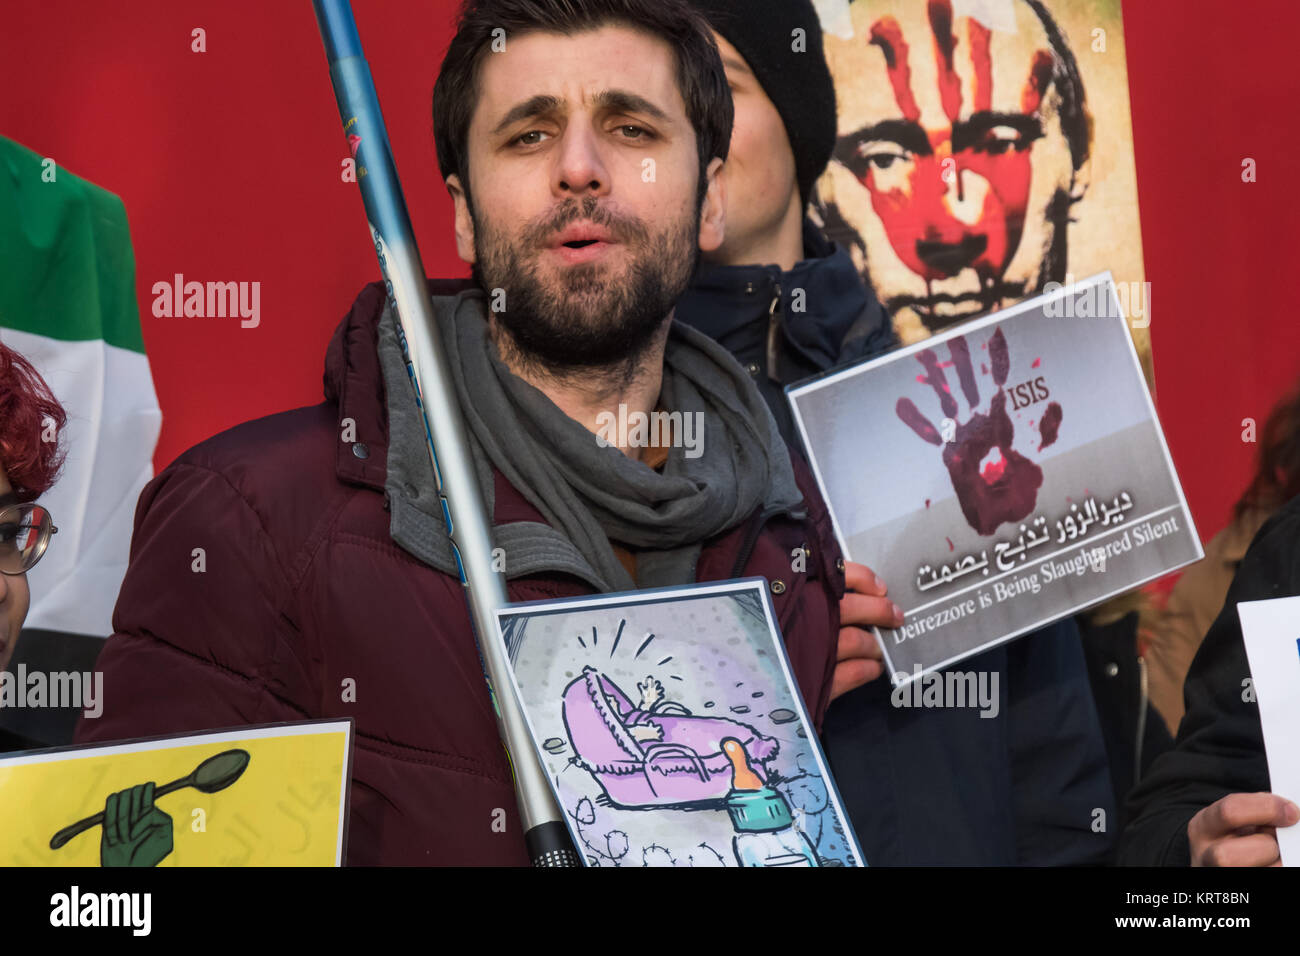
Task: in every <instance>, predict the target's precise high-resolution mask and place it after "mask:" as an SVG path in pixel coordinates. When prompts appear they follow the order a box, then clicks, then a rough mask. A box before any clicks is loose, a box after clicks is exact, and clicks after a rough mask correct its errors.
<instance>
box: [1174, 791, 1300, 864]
mask: <svg viewBox="0 0 1300 956" xmlns="http://www.w3.org/2000/svg"><path fill="white" fill-rule="evenodd" d="M1297 821H1300V807H1297V806H1296V805H1295V804H1294V803H1292V802H1291V801H1290V800H1285V799H1283V798H1282V797H1279V796H1277V795H1276V794H1272V793H1230V794H1228V795H1227V796H1226V797H1224V798H1223V799H1222V800H1217V801H1215V802H1214V803H1212V804H1210V805H1209V806H1208V807H1206V808H1205V809H1204V810H1202V811H1201V812H1200V813H1198V814H1196V816H1194V817H1192V819H1191V821H1190V822H1189V823H1188V824H1187V843H1188V845H1189V846H1190V848H1191V851H1192V866H1281V865H1282V858H1281V856H1280V855H1279V853H1278V848H1277V828H1278V827H1289V826H1292V825H1293V824H1295V823H1296V822H1297Z"/></svg>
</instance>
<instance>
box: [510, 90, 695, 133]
mask: <svg viewBox="0 0 1300 956" xmlns="http://www.w3.org/2000/svg"><path fill="white" fill-rule="evenodd" d="M593 105H594V106H595V107H596V108H597V109H605V110H609V111H611V112H616V113H644V114H645V115H646V116H649V117H650V118H651V119H653V120H657V121H658V122H660V123H671V122H672V120H671V118H670V117H669V116H668V114H667V113H665V112H664V111H663V110H661V109H660V108H659V107H657V106H655V105H654V104H653V103H651V102H650V101H649V100H648V99H646V98H645V97H644V96H641V95H639V94H637V93H632V92H629V91H628V90H601V91H600V92H599V93H597V94H596V96H595V97H594V99H593ZM563 106H564V102H563V101H562V100H561V99H560V98H559V97H558V96H550V95H548V94H544V93H539V94H538V95H537V96H531V97H529V98H528V99H526V100H524V101H523V102H522V103H518V104H516V105H515V106H513V107H512V108H511V109H510V111H509V112H507V113H506V115H505V116H504V117H503V118H502V120H501V122H500V123H498V124H497V125H496V127H495V128H494V129H493V130H492V132H491V133H490V134H489V135H491V136H496V135H498V134H500V133H502V132H504V131H505V130H506V129H508V128H509V127H510V126H512V125H514V124H515V123H518V122H519V121H520V120H525V119H531V118H532V117H535V116H544V115H546V114H547V113H557V112H559V111H560V110H561V109H562V108H563Z"/></svg>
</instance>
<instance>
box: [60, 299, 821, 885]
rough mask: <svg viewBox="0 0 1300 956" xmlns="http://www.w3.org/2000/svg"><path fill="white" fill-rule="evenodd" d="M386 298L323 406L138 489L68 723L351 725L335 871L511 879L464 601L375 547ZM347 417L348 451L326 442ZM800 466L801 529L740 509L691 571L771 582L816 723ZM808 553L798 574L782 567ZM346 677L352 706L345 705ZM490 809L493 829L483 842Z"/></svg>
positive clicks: (332, 375)
mask: <svg viewBox="0 0 1300 956" xmlns="http://www.w3.org/2000/svg"><path fill="white" fill-rule="evenodd" d="M460 287H461V284H460V283H431V284H430V291H431V293H433V294H447V293H453V294H454V292H455V291H458V290H459V288H460ZM383 301H384V300H383V291H382V287H381V286H380V285H379V284H378V283H375V284H372V285H370V286H367V287H366V289H365V290H363V291H362V293H361V295H360V296H359V297H358V298H357V301H356V303H355V304H354V305H353V308H352V311H351V313H350V314H349V315H348V316H347V318H345V319H344V320H343V322H342V323H341V324H340V326H339V328H338V330H337V331H336V332H335V334H334V339H333V341H332V342H331V343H330V347H329V351H328V353H327V356H326V368H325V396H326V401H325V402H323V403H322V404H320V405H316V406H313V407H310V408H301V409H297V410H294V411H290V412H284V413H281V414H278V415H272V416H269V417H267V418H262V419H258V420H256V421H252V422H248V423H246V424H243V425H240V426H238V427H236V428H232V429H230V430H229V431H226V432H223V433H222V434H220V435H217V436H215V437H214V438H211V439H209V440H208V441H205V442H203V443H202V444H200V445H197V446H196V447H194V448H192V449H190V450H189V451H188V452H186V453H185V454H184V455H182V456H181V457H180V458H178V459H177V460H176V461H175V462H174V463H173V464H171V465H170V466H169V467H168V468H167V469H166V470H164V471H163V472H162V473H161V474H159V475H158V476H157V477H156V478H154V480H153V481H152V482H150V483H149V485H148V486H146V488H145V489H144V491H143V492H142V493H141V496H140V502H139V505H138V508H137V511H136V518H135V532H134V536H133V538H132V541H131V563H130V567H129V568H128V570H127V574H126V579H125V581H124V582H123V584H122V591H121V594H120V596H119V598H118V602H117V607H116V609H115V611H114V615H113V629H114V631H115V632H116V633H114V635H113V636H112V637H111V638H110V639H109V640H108V643H107V645H106V647H105V648H104V651H103V653H102V655H101V656H100V658H99V662H98V665H97V666H98V667H99V669H101V670H102V671H103V673H104V695H103V699H104V713H103V715H102V716H101V717H100V718H98V719H96V720H88V719H83V720H82V722H81V725H80V726H79V728H78V734H77V739H78V740H79V741H105V740H117V739H121V738H126V737H141V736H149V735H157V734H166V733H175V732H183V731H194V730H201V729H214V728H225V727H233V726H237V725H241V724H262V723H272V722H277V721H289V720H304V719H309V718H311V719H317V718H340V717H353V718H354V719H355V731H356V733H355V740H356V750H355V754H354V758H353V765H352V790H351V818H350V830H349V834H348V854H347V862H348V863H350V864H354V865H355V864H526V863H527V855H526V853H525V851H524V844H523V839H522V834H521V833H520V830H519V822H518V817H517V815H516V809H515V801H514V792H513V788H512V785H511V778H510V771H509V769H508V767H507V764H506V760H505V755H504V751H503V749H502V747H501V743H500V741H499V739H498V737H497V731H496V723H495V721H494V719H493V716H492V709H491V704H490V702H489V699H488V695H487V691H486V686H485V684H484V681H483V673H482V669H481V667H480V664H479V659H478V655H477V652H476V649H475V646H474V640H473V637H472V634H471V630H470V624H469V613H468V610H467V608H466V605H465V599H464V596H463V594H462V589H461V585H460V583H459V581H458V580H457V579H455V578H454V577H452V576H450V575H447V574H444V573H442V572H439V571H437V570H435V569H433V568H432V567H430V566H428V565H427V564H424V563H423V562H421V561H419V560H417V559H416V558H415V557H413V556H412V555H411V554H409V553H407V552H406V551H405V550H403V549H402V548H400V547H398V546H397V545H396V544H395V543H394V542H393V539H392V537H391V535H390V532H389V514H388V511H387V503H388V502H387V497H386V495H385V492H384V484H385V472H386V468H385V462H386V460H387V445H388V427H387V408H386V405H385V389H384V381H383V376H382V373H381V368H380V363H379V357H378V354H377V351H376V329H377V324H378V320H379V317H380V314H381V312H382V308H383ZM347 418H351V419H352V420H353V421H354V422H355V423H356V440H357V444H358V445H360V446H363V447H362V448H360V449H358V448H357V447H355V446H353V445H351V444H348V443H345V442H343V441H341V440H340V435H341V428H340V423H341V422H342V421H343V420H345V419H347ZM360 455H364V457H360ZM795 467H796V475H797V478H798V482H799V486H800V489H801V490H802V491H803V494H804V497H805V504H806V506H807V511H808V516H807V517H806V518H804V519H803V520H797V519H796V518H794V517H790V516H778V517H775V518H764V517H763V516H762V515H755V516H754V517H753V518H752V519H751V520H749V521H747V522H745V523H744V524H742V525H740V526H739V527H737V528H735V529H733V530H732V531H730V532H728V533H726V534H724V535H722V536H720V537H719V538H718V539H716V540H714V541H711V542H708V543H707V544H706V546H705V548H704V550H703V552H702V554H701V555H700V558H699V562H698V565H697V571H698V580H700V581H712V580H723V579H727V578H733V577H749V576H762V577H765V578H767V579H768V580H769V581H771V582H772V584H773V588H772V591H773V595H772V597H773V602H774V605H775V608H776V611H777V615H778V618H779V620H780V624H781V628H782V633H783V634H784V636H785V642H786V647H787V649H788V652H789V655H790V660H791V664H792V666H793V669H794V673H795V676H796V679H797V680H798V682H799V686H800V689H801V690H802V692H803V695H804V699H805V700H806V701H807V703H808V709H809V711H810V713H812V714H813V716H814V720H815V721H816V722H817V723H818V725H819V726H820V723H821V719H822V716H823V714H824V713H825V711H826V707H827V704H828V703H829V700H828V698H829V695H830V682H831V674H832V671H833V670H834V665H835V643H836V634H837V632H838V628H839V607H838V601H839V598H840V596H841V595H842V594H843V590H844V576H843V572H842V570H841V569H842V563H841V562H840V560H839V558H840V552H839V549H838V547H837V546H836V544H835V540H834V535H833V533H832V530H831V525H830V521H829V518H828V516H827V514H826V510H825V507H824V505H823V503H822V500H821V498H820V496H819V495H818V492H817V488H816V485H815V482H814V481H813V479H812V477H811V475H810V474H809V472H808V471H807V469H806V468H805V467H803V466H802V464H801V463H798V462H796V466H795ZM515 521H532V522H542V523H544V519H543V518H542V516H541V515H540V514H539V513H538V512H537V511H536V510H535V509H534V508H533V507H532V506H531V505H529V504H528V503H527V501H525V499H524V498H523V497H522V496H521V495H520V494H519V493H518V492H517V491H515V489H514V488H512V487H511V486H510V485H509V484H508V483H507V482H506V481H505V480H504V478H503V477H502V476H501V474H500V473H499V472H498V473H497V475H496V502H495V513H494V522H495V524H497V525H503V524H508V523H510V522H515ZM804 546H807V548H808V549H809V550H810V552H811V554H810V556H809V557H808V558H807V560H806V564H807V570H806V572H802V573H795V572H792V571H791V563H792V560H791V555H792V552H793V551H795V549H797V548H800V547H804ZM195 548H203V549H204V561H205V565H206V570H204V571H203V572H202V573H198V572H196V571H194V570H192V565H193V563H194V558H193V557H192V555H193V553H194V549H195ZM778 581H780V582H782V584H781V585H777V583H776V582H778ZM508 592H509V597H510V599H511V600H512V601H531V600H538V599H543V598H548V599H549V598H557V597H567V596H573V595H582V594H590V593H592V591H591V588H590V586H589V585H587V584H586V583H585V582H583V581H581V580H579V579H577V578H575V577H572V576H570V575H565V574H558V573H557V574H553V575H549V576H548V575H545V574H533V575H528V576H524V577H518V578H515V579H513V580H510V581H509V582H508ZM347 678H352V679H353V680H354V681H355V690H356V693H355V697H356V699H355V702H344V701H343V700H342V697H343V693H342V686H343V681H344V680H345V679H347ZM498 807H500V808H504V809H505V811H506V814H507V826H506V831H505V832H504V833H501V832H497V830H499V829H500V828H499V827H497V828H496V829H494V828H493V826H492V823H493V811H494V810H495V809H496V808H498Z"/></svg>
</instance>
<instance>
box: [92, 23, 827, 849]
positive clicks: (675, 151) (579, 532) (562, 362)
mask: <svg viewBox="0 0 1300 956" xmlns="http://www.w3.org/2000/svg"><path fill="white" fill-rule="evenodd" d="M503 30H504V39H505V43H504V46H502V45H501V44H500V43H499V42H498V41H499V40H500V38H501V36H502V34H501V31H503ZM732 116H733V113H732V103H731V99H730V96H729V94H728V89H727V80H726V75H725V73H724V71H723V66H722V63H721V60H720V58H719V55H718V51H717V47H716V46H715V44H714V42H713V40H712V39H711V37H710V33H709V28H708V26H707V24H705V23H704V22H703V21H702V20H700V19H699V18H698V16H697V15H696V14H694V13H692V12H691V11H690V10H689V9H688V8H687V7H685V6H683V5H681V4H680V3H679V2H678V0H569V2H566V3H564V4H556V3H554V2H551V0H470V2H469V3H467V5H466V6H465V8H464V10H463V11H462V15H461V19H460V22H459V27H458V31H457V33H456V36H455V38H454V39H453V41H452V43H451V46H450V48H449V50H448V53H447V55H446V58H445V59H444V61H443V65H442V69H441V72H440V74H439V77H438V80H437V84H436V86H435V88H434V131H435V139H436V141H437V153H438V161H439V166H440V168H441V171H442V174H443V176H444V179H445V181H446V185H447V188H448V190H449V192H450V194H451V196H452V198H453V201H454V203H455V232H456V241H457V247H458V251H459V253H460V255H461V256H462V258H464V259H465V260H466V261H468V262H470V263H471V264H472V265H473V269H474V277H475V281H474V282H472V283H468V284H467V283H435V284H433V286H432V287H431V292H433V293H434V311H435V314H436V316H437V321H438V332H439V334H440V335H441V339H442V344H443V346H444V348H445V349H446V353H447V356H448V359H449V365H450V367H451V370H452V375H453V378H454V379H455V388H456V392H457V396H458V399H459V403H460V407H461V410H462V412H463V413H464V415H465V420H466V424H467V431H468V434H469V440H470V444H471V446H472V447H471V449H470V452H471V453H472V454H473V456H474V459H475V461H476V463H477V465H478V469H477V470H478V474H479V475H480V480H481V485H482V491H483V494H484V498H485V501H486V503H487V507H488V509H489V511H490V513H491V517H492V524H493V537H494V544H495V545H496V546H497V547H498V548H499V549H500V551H499V554H500V555H501V557H502V562H501V563H502V568H503V573H504V574H505V577H506V579H507V580H506V586H507V592H508V596H509V598H510V599H511V600H512V601H525V600H534V599H542V598H549V599H554V598H556V597H564V596H579V595H588V594H592V593H597V592H607V591H618V590H628V589H632V588H636V587H657V586H668V585H683V584H689V583H692V582H696V581H709V580H718V579H726V578H733V577H749V576H762V577H764V578H766V579H768V580H769V581H770V583H771V589H772V594H773V602H774V607H775V610H776V614H777V617H778V620H779V622H780V624H781V627H782V631H783V634H784V637H785V641H786V646H787V649H788V652H789V655H790V659H791V664H792V669H793V672H794V675H795V678H796V680H797V681H798V683H799V687H800V690H801V691H802V693H803V695H804V698H805V700H806V701H807V702H808V705H809V710H810V713H811V714H812V715H813V717H814V721H815V722H818V723H819V722H820V720H821V718H822V716H823V715H824V713H825V711H826V708H827V706H828V704H829V702H830V697H831V692H832V686H833V682H834V676H835V671H836V667H837V661H836V657H837V647H836V639H837V632H838V629H839V611H838V601H839V599H840V597H841V596H842V595H843V592H844V571H843V567H844V565H843V562H842V560H841V559H840V556H839V551H838V548H837V547H836V544H835V541H834V535H833V533H832V531H831V527H830V523H829V519H828V518H827V515H826V510H825V506H824V504H823V502H822V501H821V499H820V498H819V496H818V493H817V491H816V489H815V483H814V482H813V481H812V480H811V477H810V475H809V474H808V472H807V470H806V469H805V468H804V467H802V466H801V465H800V464H797V463H795V462H792V460H791V456H790V454H789V453H788V451H787V449H786V447H785V445H784V444H783V442H782V441H781V438H780V434H779V431H778V429H777V426H776V424H775V422H774V421H773V419H772V416H771V414H770V413H769V411H768V410H767V407H766V405H765V404H764V401H763V398H762V396H761V395H760V394H759V392H758V390H757V389H756V387H755V386H754V383H753V382H752V381H751V379H750V376H749V375H748V374H747V373H746V372H745V371H744V369H742V368H741V367H740V366H739V365H738V364H737V363H736V362H735V361H734V360H733V359H732V358H731V357H730V355H729V354H728V353H727V352H726V351H725V350H724V349H723V348H722V347H721V346H719V345H716V344H714V343H713V342H712V341H711V340H710V339H708V338H707V337H706V336H704V335H702V334H700V333H697V332H694V331H693V330H691V329H689V328H686V327H684V326H681V325H679V324H676V323H674V321H673V304H674V302H675V300H676V299H677V297H678V296H679V295H680V294H681V293H682V292H683V290H684V289H685V288H686V286H687V284H688V282H689V281H690V278H691V276H692V274H693V272H694V270H695V266H696V262H697V260H698V257H699V255H700V252H701V250H703V251H708V250H710V249H715V248H717V247H718V245H719V244H720V243H721V242H722V240H723V235H724V228H725V224H724V214H723V210H724V208H725V202H724V200H725V196H724V187H723V185H722V183H721V181H720V178H719V176H718V172H719V170H720V168H721V166H722V163H723V160H724V159H725V157H726V155H727V148H728V142H729V140H730V136H731V127H732ZM325 365H326V367H325V401H324V402H323V403H322V404H320V405H317V406H314V407H311V408H303V409H298V410H295V411H290V412H285V413H282V414H279V415H273V416H271V417H269V418H264V419H260V420H258V421H254V422H249V423H247V424H244V425H241V426H239V427H237V428H234V429H232V430H230V431H228V432H225V433H223V434H221V435H218V436H216V437H215V438H212V439H209V440H208V441H206V442H204V443H202V444H200V445H199V446H197V447H195V448H193V449H191V450H190V451H188V452H186V453H185V454H184V455H182V456H181V457H180V458H179V459H178V460H177V461H176V462H175V463H173V464H172V465H171V466H170V467H168V468H167V469H166V470H165V471H164V472H162V473H161V474H160V475H159V476H158V477H157V478H156V479H154V481H153V482H151V483H150V485H149V486H148V487H147V488H146V489H145V491H144V493H143V494H142V496H141V500H140V505H139V508H138V513H137V521H136V528H135V536H134V539H133V542H132V555H131V565H130V568H129V570H128V572H127V575H126V580H125V583H124V584H123V588H122V592H121V596H120V598H119V601H118V605H117V608H116V613H115V615H114V630H115V631H116V633H115V634H114V635H113V637H112V638H111V639H110V640H109V642H108V645H107V647H106V648H105V650H104V652H103V655H102V656H101V658H100V661H99V666H100V667H101V668H102V670H103V671H104V683H105V690H104V698H105V712H104V715H103V716H102V717H100V718H99V719H98V720H97V721H93V722H92V721H86V722H83V724H82V726H81V728H80V739H82V740H111V739H118V738H122V737H138V736H143V735H148V734H161V733H173V732H179V731H190V730H198V729H203V728H214V727H229V726H232V725H241V724H264V723H269V722H275V721H288V720H303V719H309V718H341V717H353V718H355V721H356V724H355V729H356V736H355V739H356V751H355V754H354V758H353V763H352V790H351V810H350V812H351V820H350V832H349V839H348V862H349V863H360V864H384V863H411V864H440V863H446V864H466V863H480V864H524V863H526V862H527V855H526V853H525V848H524V842H523V835H522V833H521V831H520V828H519V823H518V817H517V816H516V811H515V802H514V792H513V788H512V784H511V772H510V768H509V764H508V762H507V758H506V754H505V752H504V751H503V749H502V747H501V744H500V741H499V740H498V739H497V731H496V725H495V722H494V719H493V714H492V705H491V702H490V700H489V697H488V693H487V689H486V686H485V684H484V680H483V674H482V667H481V665H480V662H479V658H478V655H477V653H476V649H475V645H474V637H473V634H472V630H471V625H470V620H469V614H468V611H467V608H466V605H465V600H464V596H463V593H462V586H461V583H460V580H459V578H458V575H457V571H456V561H455V557H454V555H453V552H452V548H451V545H450V541H449V539H448V537H447V533H446V528H445V525H444V523H443V517H442V510H441V506H440V504H439V498H438V495H437V493H436V491H435V485H434V478H433V474H432V470H431V466H430V464H429V458H428V454H427V450H426V447H425V444H424V442H425V436H424V426H423V423H422V421H421V419H420V416H419V412H418V410H417V408H416V406H415V401H414V397H413V395H412V392H411V386H410V383H409V380H408V378H407V373H406V368H405V364H404V361H403V357H402V353H401V349H400V346H399V344H398V332H397V326H396V323H395V320H394V317H393V315H392V314H391V312H390V311H389V310H388V309H387V308H386V307H385V302H384V294H383V291H382V287H381V286H380V285H379V284H378V283H376V284H373V285H371V286H369V287H367V288H366V289H365V290H364V291H363V292H362V293H361V295H360V296H359V297H358V299H357V300H356V303H355V304H354V306H353V307H352V310H351V312H350V314H349V315H348V316H347V317H346V318H345V319H344V320H343V322H342V324H341V325H340V326H339V328H338V330H337V332H336V333H335V336H334V339H333V341H332V342H331V343H330V346H329V350H328V352H327V355H326V363H325ZM620 406H623V407H624V409H623V410H624V412H625V413H627V412H628V410H630V413H631V414H641V415H650V414H652V413H653V412H655V411H663V412H667V413H669V414H672V413H680V416H679V419H678V420H685V418H686V416H692V418H691V420H692V421H698V422H700V423H701V424H702V428H703V431H702V433H701V434H700V435H699V436H697V439H698V441H697V442H696V443H694V444H693V446H692V448H691V449H689V451H690V454H687V451H688V449H686V448H684V447H683V446H682V443H680V442H678V443H675V444H674V443H670V446H671V447H668V448H664V447H662V446H661V445H657V446H655V447H648V446H647V444H646V443H640V442H638V441H637V440H636V438H635V436H634V435H632V436H629V435H619V436H617V440H615V441H611V440H610V439H609V438H608V436H605V435H598V434H597V430H598V425H599V423H600V421H601V420H603V419H604V418H605V417H606V416H607V415H609V414H618V411H619V409H620ZM628 417H631V416H630V414H629V415H628ZM801 552H803V556H804V557H803V560H801V561H800V562H799V564H800V567H801V570H799V571H792V560H791V559H792V555H797V554H800V553H801ZM501 809H504V810H505V811H506V819H507V823H506V826H505V829H504V832H502V828H501V827H500V826H499V823H498V821H499V818H500V810H501Z"/></svg>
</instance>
